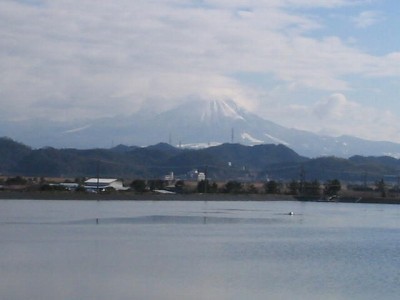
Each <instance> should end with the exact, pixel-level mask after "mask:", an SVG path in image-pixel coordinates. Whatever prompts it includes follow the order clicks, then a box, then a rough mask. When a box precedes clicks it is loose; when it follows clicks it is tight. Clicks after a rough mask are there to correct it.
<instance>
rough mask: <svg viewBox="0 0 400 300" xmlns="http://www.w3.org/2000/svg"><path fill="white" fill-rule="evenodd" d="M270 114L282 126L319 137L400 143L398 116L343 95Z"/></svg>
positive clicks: (331, 96)
mask: <svg viewBox="0 0 400 300" xmlns="http://www.w3.org/2000/svg"><path fill="white" fill-rule="evenodd" d="M271 114H275V115H278V116H280V117H279V120H278V122H280V123H281V124H285V125H286V126H289V127H295V128H299V129H303V130H308V131H312V132H316V133H320V134H326V135H332V136H340V135H353V136H354V135H356V136H358V137H361V138H365V139H370V140H389V141H396V142H400V138H399V132H400V118H399V117H398V116H396V115H395V114H394V113H393V112H391V111H389V110H385V109H379V108H374V107H371V106H366V105H361V104H360V103H358V102H355V101H351V100H348V99H347V97H346V96H345V95H344V94H342V93H333V94H331V95H329V96H328V97H326V98H324V99H321V100H320V101H317V102H315V103H314V104H312V105H309V106H305V105H287V106H280V107H279V108H278V109H276V110H275V111H273V112H272V113H271ZM294 116H295V117H294Z"/></svg>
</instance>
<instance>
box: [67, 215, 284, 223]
mask: <svg viewBox="0 0 400 300" xmlns="http://www.w3.org/2000/svg"><path fill="white" fill-rule="evenodd" d="M283 222H284V221H283V220H282V219H280V218H239V217H236V218H229V217H213V216H171V215H153V216H142V217H132V218H127V217H123V218H96V219H86V220H77V221H70V222H63V223H60V224H94V223H95V224H102V225H105V224H107V225H113V224H273V223H275V224H276V223H283Z"/></svg>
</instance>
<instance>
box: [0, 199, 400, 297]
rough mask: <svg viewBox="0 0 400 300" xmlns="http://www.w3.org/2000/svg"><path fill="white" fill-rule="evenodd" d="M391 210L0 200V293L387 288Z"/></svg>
mask: <svg viewBox="0 0 400 300" xmlns="http://www.w3.org/2000/svg"><path fill="white" fill-rule="evenodd" d="M290 211H293V212H294V215H293V216H290V215H289V214H288V213H289V212H290ZM399 217H400V209H399V206H395V205H374V204H368V205H367V204H340V203H305V202H182V201H179V202H174V201H168V202H158V201H157V202H151V201H143V202H142V201H132V202H126V201H122V202H121V201H104V202H103V201H100V202H95V201H38V200H35V201H20V200H14V201H0V276H1V280H0V298H1V299H18V300H19V299H41V300H46V299H378V298H380V299H397V298H398V294H399V292H400V286H399V283H400V271H399V266H400V258H399V257H400V255H399V253H398V251H399V248H398V245H399V237H400V223H399Z"/></svg>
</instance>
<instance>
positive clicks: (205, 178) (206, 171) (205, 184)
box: [204, 166, 208, 194]
mask: <svg viewBox="0 0 400 300" xmlns="http://www.w3.org/2000/svg"><path fill="white" fill-rule="evenodd" d="M207 173H208V166H206V168H205V170H204V194H207V188H208V187H207V185H208V181H207Z"/></svg>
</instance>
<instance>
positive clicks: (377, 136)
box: [0, 0, 400, 142]
mask: <svg viewBox="0 0 400 300" xmlns="http://www.w3.org/2000/svg"><path fill="white" fill-rule="evenodd" d="M399 12H400V1H398V0H265V1H263V0H258V1H250V0H134V1H131V0H113V1H106V0H79V1H67V0H57V1H50V0H0V106H1V110H0V119H1V121H2V122H12V124H14V126H15V127H18V126H19V124H24V125H23V126H26V124H30V123H31V124H34V123H35V122H37V120H38V119H46V120H50V121H57V122H70V123H71V122H77V124H78V123H79V124H82V122H83V123H84V122H85V121H87V122H90V120H93V119H97V118H104V117H114V116H122V115H130V114H133V113H135V112H137V111H140V110H141V109H147V110H149V108H150V109H151V110H153V111H154V112H155V113H156V112H160V111H163V110H166V109H169V108H173V107H174V106H177V105H179V104H181V103H183V102H185V101H189V100H191V99H194V98H195V99H204V100H209V99H232V100H234V101H236V102H237V103H239V104H240V105H242V106H244V107H245V108H247V109H248V110H250V111H252V112H255V113H257V114H258V115H259V116H261V117H263V118H266V119H268V120H271V121H274V122H276V123H278V124H280V125H283V126H287V127H293V128H298V129H304V130H309V131H313V132H316V133H321V134H328V135H334V136H339V135H344V134H347V135H353V136H358V137H361V138H366V139H371V140H388V141H394V142H400V101H399V100H400V99H399V94H400V93H399V92H400V32H399V31H400V18H399V17H398V14H399ZM21 126H22V125H21ZM3 135H7V134H6V133H5V134H3Z"/></svg>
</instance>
